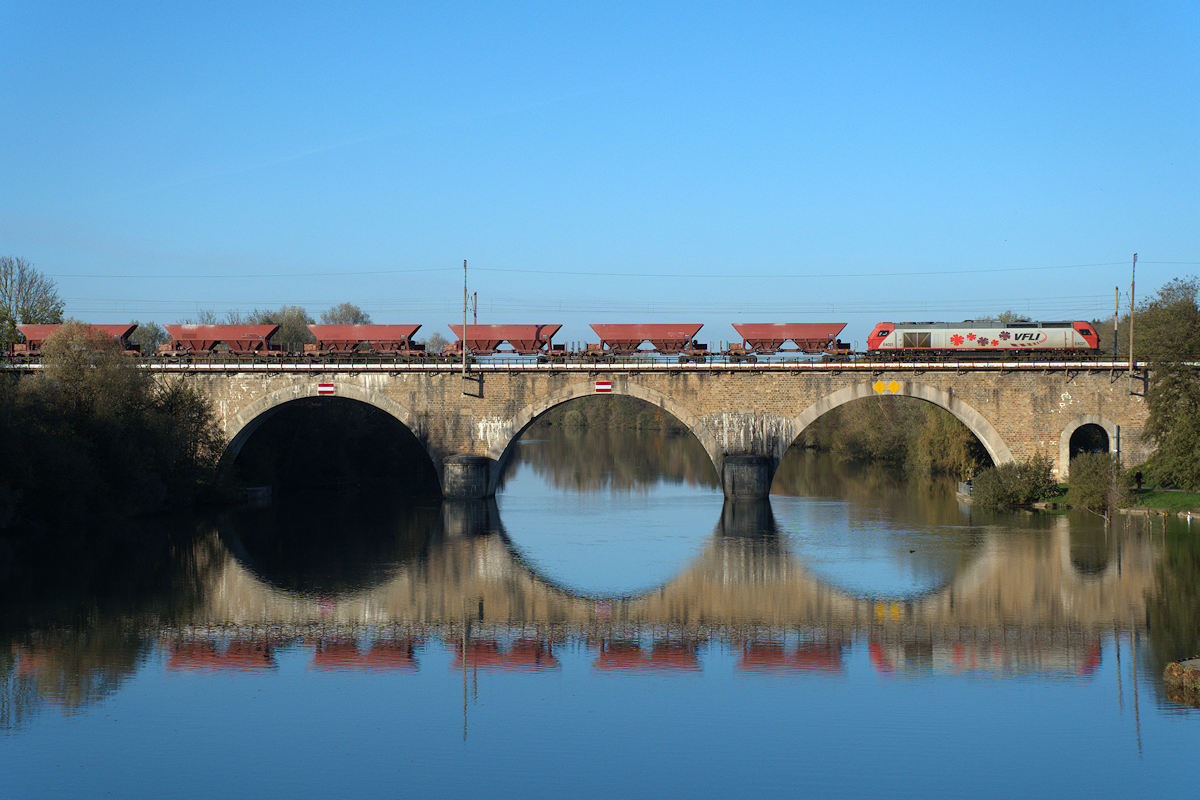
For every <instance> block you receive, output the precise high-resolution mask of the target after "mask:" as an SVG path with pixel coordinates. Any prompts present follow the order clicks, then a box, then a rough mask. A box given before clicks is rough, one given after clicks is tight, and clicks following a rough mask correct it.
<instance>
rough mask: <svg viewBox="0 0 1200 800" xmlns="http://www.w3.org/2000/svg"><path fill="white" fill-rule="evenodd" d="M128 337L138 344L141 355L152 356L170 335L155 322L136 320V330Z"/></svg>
mask: <svg viewBox="0 0 1200 800" xmlns="http://www.w3.org/2000/svg"><path fill="white" fill-rule="evenodd" d="M129 338H130V339H132V340H133V341H134V342H135V343H136V344H137V345H138V349H140V350H141V351H142V355H147V356H152V355H154V354H155V353H156V352H158V346H159V345H160V344H165V343H166V341H167V340H168V339H170V338H171V337H170V336H167V332H166V330H164V329H163V327H162V326H161V325H159V324H158V323H157V322H138V323H137V330H135V331H134V332H133V335H132V336H130V337H129Z"/></svg>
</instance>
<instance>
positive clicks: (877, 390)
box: [871, 381, 887, 394]
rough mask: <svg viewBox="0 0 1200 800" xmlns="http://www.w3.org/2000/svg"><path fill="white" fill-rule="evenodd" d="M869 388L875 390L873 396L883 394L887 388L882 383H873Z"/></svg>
mask: <svg viewBox="0 0 1200 800" xmlns="http://www.w3.org/2000/svg"><path fill="white" fill-rule="evenodd" d="M871 388H872V389H874V390H875V394H883V392H884V390H885V389H886V388H887V387H885V386H884V385H883V381H875V383H873V384H872V385H871Z"/></svg>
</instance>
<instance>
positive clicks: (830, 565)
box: [0, 428, 1200, 798]
mask: <svg viewBox="0 0 1200 800" xmlns="http://www.w3.org/2000/svg"><path fill="white" fill-rule="evenodd" d="M154 526H158V527H159V528H161V529H162V530H157V531H151V530H148V528H153V527H154ZM151 534H153V535H151ZM146 541H153V542H156V543H157V542H163V543H162V544H155V545H154V546H152V547H147V546H146V545H144V544H143V543H144V542H146ZM51 573H52V574H51ZM9 588H10V590H11V591H9V592H8V594H6V595H5V597H6V599H5V601H4V605H3V607H2V608H3V617H2V618H0V625H2V627H0V798H35V797H100V796H112V797H135V798H136V797H164V796H167V797H196V798H211V797H345V796H382V797H392V796H395V797H399V796H412V797H417V796H420V797H474V796H497V797H526V796H531V797H581V796H582V797H663V796H672V797H675V796H680V797H686V796H705V797H725V796H728V797H742V796H747V797H753V796H760V795H761V796H788V797H792V796H813V797H881V796H883V797H892V796H900V797H905V796H911V797H935V796H936V797H962V796H969V797H1005V798H1010V797H1135V796H1154V797H1195V796H1197V788H1196V787H1197V778H1196V770H1195V763H1196V762H1195V757H1196V749H1197V745H1198V744H1200V711H1198V710H1196V709H1194V708H1191V707H1189V706H1187V705H1185V704H1182V703H1180V702H1176V701H1175V700H1172V699H1171V698H1170V697H1168V696H1167V694H1166V693H1165V692H1164V689H1163V686H1162V682H1161V673H1162V669H1163V665H1164V664H1165V663H1166V662H1167V661H1171V660H1176V659H1179V658H1183V657H1188V656H1192V655H1194V654H1195V650H1196V649H1197V639H1198V636H1200V611H1198V608H1200V526H1197V527H1196V528H1193V529H1191V530H1189V529H1188V527H1187V526H1186V525H1185V524H1182V523H1180V522H1177V521H1172V522H1169V523H1167V524H1166V525H1165V526H1164V525H1163V524H1162V523H1161V522H1158V523H1155V525H1154V526H1153V527H1150V526H1148V525H1147V524H1146V523H1145V522H1144V521H1139V522H1135V523H1129V524H1127V523H1126V521H1125V520H1124V519H1121V520H1119V521H1118V522H1117V523H1116V524H1115V525H1114V526H1113V527H1112V528H1111V529H1110V530H1106V529H1105V527H1104V525H1103V523H1102V522H1101V521H1099V520H1097V519H1096V518H1086V517H1081V516H1073V515H1066V516H1060V515H1046V514H1042V515H1032V514H1012V515H998V514H987V513H980V512H979V511H972V510H971V509H970V508H968V507H966V506H961V505H959V504H958V503H957V502H956V500H955V497H954V490H953V484H952V483H949V482H945V481H939V480H930V479H928V478H925V477H923V478H921V479H920V480H913V481H905V480H904V479H903V478H902V477H900V476H897V475H896V474H894V473H891V472H888V471H885V470H882V469H871V468H855V467H851V466H848V465H846V464H841V463H837V462H835V461H833V460H831V459H829V458H827V457H821V456H816V455H804V454H801V453H793V454H791V455H790V456H789V459H788V460H787V462H785V464H784V466H783V467H782V468H781V470H780V473H779V475H778V477H777V480H776V483H775V494H774V495H773V496H772V498H771V500H770V502H769V503H762V504H743V505H731V504H723V502H722V497H721V494H720V491H719V489H718V488H717V486H716V481H715V477H714V475H713V473H712V468H711V466H710V465H709V464H708V462H707V459H706V457H705V456H704V453H703V451H702V450H700V449H699V446H698V445H697V444H696V442H695V441H694V440H692V439H690V438H684V437H677V436H670V435H666V434H660V433H657V432H640V433H639V432H632V431H621V432H618V431H607V430H604V431H595V430H593V431H586V430H578V429H561V428H540V429H535V430H534V431H533V432H532V433H530V434H527V435H526V437H525V439H524V441H523V443H522V444H521V446H520V450H519V453H518V456H517V458H516V459H515V461H514V463H512V464H511V465H510V468H509V470H508V472H507V474H506V476H505V481H504V483H503V487H502V490H501V492H500V494H499V496H498V497H497V499H496V501H495V502H494V503H479V504H473V505H445V506H439V505H437V504H433V505H427V506H421V505H415V506H414V505H412V504H404V503H400V502H398V501H395V502H392V501H388V500H386V492H380V491H373V492H362V493H360V494H358V495H326V496H321V495H318V496H311V495H310V496H308V497H305V498H304V499H303V500H284V499H280V500H279V501H278V502H277V503H276V504H275V506H274V507H272V508H269V509H263V510H254V511H243V512H238V513H230V514H225V515H222V516H220V517H218V518H211V517H208V518H193V519H186V520H180V521H174V522H172V523H169V524H168V523H147V524H146V525H143V526H142V529H141V530H137V531H131V532H130V534H129V536H128V537H127V540H122V541H121V542H119V543H118V544H117V545H116V546H115V547H114V548H108V549H105V550H104V551H95V550H93V551H88V552H69V553H62V554H61V563H56V564H55V565H54V567H53V569H52V570H47V574H45V575H38V574H34V573H33V572H31V571H26V572H25V573H23V574H21V575H18V576H16V577H14V579H13V581H12V582H11V583H10V587H9Z"/></svg>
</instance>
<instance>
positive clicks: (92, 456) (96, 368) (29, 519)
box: [0, 323, 224, 537]
mask: <svg viewBox="0 0 1200 800" xmlns="http://www.w3.org/2000/svg"><path fill="white" fill-rule="evenodd" d="M43 364H44V368H43V369H42V370H41V371H40V372H38V373H35V374H33V375H26V376H24V377H21V378H19V379H14V378H5V379H4V380H2V381H0V463H3V464H4V471H3V474H2V475H0V536H14V535H15V536H18V537H19V536H22V535H25V534H36V533H39V532H48V531H62V530H67V529H70V528H71V527H73V526H79V525H88V526H90V525H92V524H93V523H94V521H95V519H96V518H97V517H112V516H133V515H138V514H146V513H151V512H155V511H159V510H162V509H165V508H168V507H171V506H180V505H186V504H188V503H190V502H192V501H193V500H194V499H195V497H196V495H197V492H198V491H200V490H201V489H202V488H203V487H204V486H205V485H206V484H207V482H208V480H209V476H210V475H211V473H212V466H213V465H214V464H215V463H216V460H217V458H218V457H219V456H220V453H221V450H222V448H223V447H224V442H223V440H222V437H221V434H220V430H219V428H218V427H217V425H216V422H215V419H214V417H213V414H212V411H211V409H210V408H209V406H208V404H207V402H206V401H205V400H204V398H202V397H201V396H200V395H199V394H198V393H196V392H195V391H194V390H192V389H189V388H188V387H187V386H186V385H184V384H182V383H179V382H157V381H155V379H154V377H153V376H152V375H151V374H150V373H148V372H146V371H144V370H141V369H138V368H137V367H136V366H135V365H134V363H133V362H131V361H130V359H128V358H127V357H125V354H124V353H122V352H121V349H120V345H119V344H118V342H117V341H116V340H115V339H113V338H112V337H110V336H106V335H103V334H99V333H97V332H95V331H93V330H92V329H90V328H88V327H87V326H85V325H80V324H77V323H68V324H66V325H65V326H64V327H63V328H62V329H61V330H60V331H59V332H57V333H56V334H55V335H54V336H52V337H51V338H50V339H49V340H47V342H46V344H45V345H44V347H43Z"/></svg>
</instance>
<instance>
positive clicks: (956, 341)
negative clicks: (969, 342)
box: [950, 333, 963, 347]
mask: <svg viewBox="0 0 1200 800" xmlns="http://www.w3.org/2000/svg"><path fill="white" fill-rule="evenodd" d="M962 343H963V337H961V336H959V335H958V334H957V333H956V334H954V335H953V336H951V337H950V344H952V345H954V346H955V347H958V346H959V345H960V344H962Z"/></svg>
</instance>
